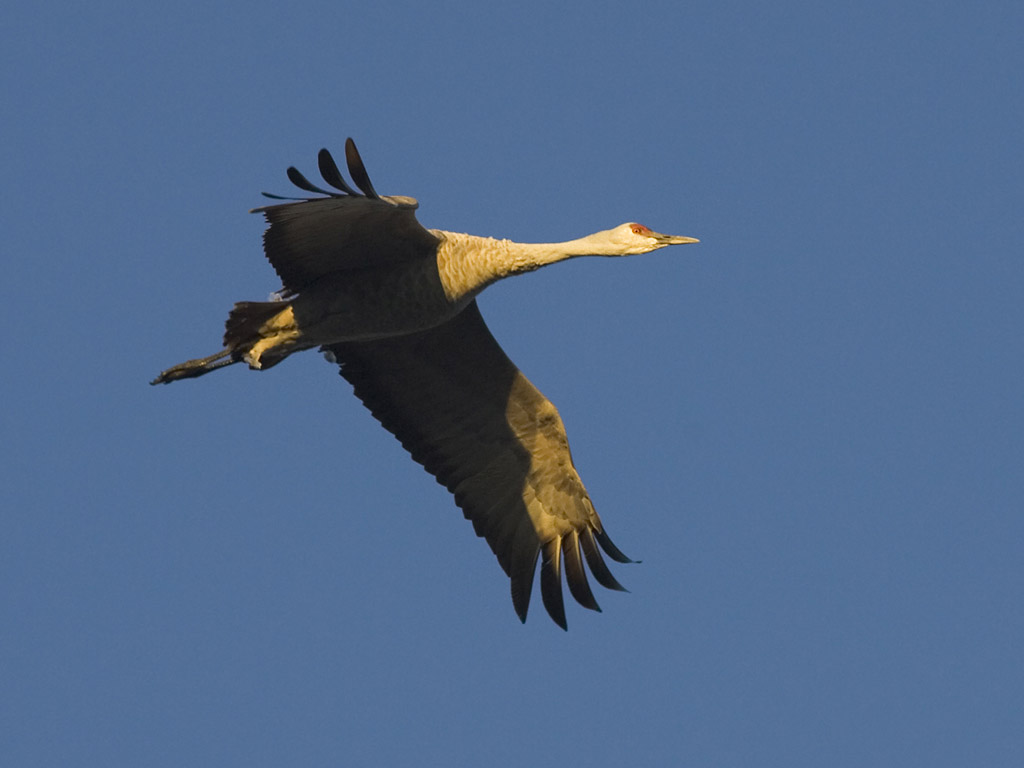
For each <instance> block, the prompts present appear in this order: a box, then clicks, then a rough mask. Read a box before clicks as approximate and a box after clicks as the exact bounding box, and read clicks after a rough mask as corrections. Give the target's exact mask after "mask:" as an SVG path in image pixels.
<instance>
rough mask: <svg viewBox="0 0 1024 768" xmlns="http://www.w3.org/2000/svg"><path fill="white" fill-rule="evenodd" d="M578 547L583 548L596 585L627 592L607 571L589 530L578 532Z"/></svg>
mask: <svg viewBox="0 0 1024 768" xmlns="http://www.w3.org/2000/svg"><path fill="white" fill-rule="evenodd" d="M580 545H581V546H582V548H583V555H584V557H586V558H587V565H589V566H590V572H591V573H593V574H594V578H595V579H597V583H598V584H600V585H601V586H602V587H607V588H608V589H614V590H616V591H618V592H629V590H628V589H626V588H625V587H624V586H622V585H621V584H619V582H617V581H616V580H615V577H614V576H612V572H611V571H609V570H608V566H607V565H605V562H604V558H602V557H601V550H599V549H598V548H597V542H596V541H594V534H593V532H592V531H591V530H590V529H589V528H585V529H584V530H582V531H580Z"/></svg>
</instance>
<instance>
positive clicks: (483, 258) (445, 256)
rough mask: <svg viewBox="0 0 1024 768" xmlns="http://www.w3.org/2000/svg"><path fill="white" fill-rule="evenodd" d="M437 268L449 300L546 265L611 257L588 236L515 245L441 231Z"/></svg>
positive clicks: (509, 242) (603, 246) (604, 246)
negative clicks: (588, 258) (558, 241)
mask: <svg viewBox="0 0 1024 768" xmlns="http://www.w3.org/2000/svg"><path fill="white" fill-rule="evenodd" d="M441 234H443V236H444V241H443V245H442V246H441V248H440V249H439V253H438V267H439V268H440V271H441V275H442V281H443V282H444V283H445V291H446V293H448V295H449V298H452V299H454V298H461V297H463V296H466V295H475V294H477V293H479V292H480V291H481V290H483V289H484V288H486V287H487V286H488V285H490V284H491V283H493V282H496V281H498V280H501V279H502V278H504V277H511V276H512V275H518V274H522V273H523V272H532V271H533V270H535V269H540V268H541V267H543V266H546V265H548V264H554V263H555V262H559V261H565V260H566V259H572V258H575V257H577V256H614V255H618V254H617V252H612V251H609V250H608V248H607V246H606V245H605V244H604V243H603V242H600V241H597V240H595V239H594V238H593V237H592V236H591V237H581V238H579V239H577V240H567V241H566V242H564V243H517V242H514V241H512V240H495V239H494V238H490V237H476V236H474V235H463V234H458V233H453V232H443V233H441Z"/></svg>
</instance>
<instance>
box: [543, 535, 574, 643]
mask: <svg viewBox="0 0 1024 768" xmlns="http://www.w3.org/2000/svg"><path fill="white" fill-rule="evenodd" d="M540 596H541V597H542V598H543V599H544V607H545V608H546V609H547V612H548V615H549V616H550V617H551V618H552V619H553V620H554V622H555V624H557V625H558V626H560V627H561V628H562V629H564V630H566V631H568V629H569V625H568V624H567V623H566V621H565V602H564V601H563V600H562V537H561V536H556V537H555V538H553V539H551V540H550V541H548V542H546V543H545V544H544V559H543V560H542V561H541V564H540Z"/></svg>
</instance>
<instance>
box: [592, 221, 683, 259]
mask: <svg viewBox="0 0 1024 768" xmlns="http://www.w3.org/2000/svg"><path fill="white" fill-rule="evenodd" d="M593 237H595V238H599V239H600V240H602V241H604V243H603V244H604V245H605V246H606V247H607V250H605V249H602V253H603V255H607V256H634V255H636V254H640V253H650V252H651V251H656V250H658V249H659V248H664V247H665V246H666V245H682V244H683V243H699V242H700V241H699V240H698V239H697V238H695V237H683V236H682V235H663V234H661V233H660V232H654V231H652V230H650V229H648V228H647V227H645V226H644V225H643V224H637V223H636V222H635V221H631V222H627V223H625V224H620V225H619V226H617V227H615V229H609V230H607V231H605V232H598V233H597V235H594V236H593Z"/></svg>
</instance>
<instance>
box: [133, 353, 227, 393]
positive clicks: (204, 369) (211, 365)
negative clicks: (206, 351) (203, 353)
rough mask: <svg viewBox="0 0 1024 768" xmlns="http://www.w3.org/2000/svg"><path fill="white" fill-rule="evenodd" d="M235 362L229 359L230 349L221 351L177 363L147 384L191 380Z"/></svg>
mask: <svg viewBox="0 0 1024 768" xmlns="http://www.w3.org/2000/svg"><path fill="white" fill-rule="evenodd" d="M237 362H238V359H237V358H234V357H231V350H230V349H222V350H221V351H220V352H218V353H217V354H215V355H210V356H209V357H200V358H198V359H196V360H186V361H185V362H184V363H179V364H178V365H176V366H174V367H173V368H168V369H167V370H166V371H164V372H163V373H161V374H160V375H159V376H157V377H156V378H155V379H153V380H152V381H151V382H149V383H150V384H167V383H169V382H172V381H177V380H178V379H192V378H195V377H196V376H202V375H203V374H204V373H209V372H210V371H215V370H217V369H218V368H223V367H224V366H225V365H231V364H233V363H237Z"/></svg>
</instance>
